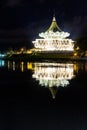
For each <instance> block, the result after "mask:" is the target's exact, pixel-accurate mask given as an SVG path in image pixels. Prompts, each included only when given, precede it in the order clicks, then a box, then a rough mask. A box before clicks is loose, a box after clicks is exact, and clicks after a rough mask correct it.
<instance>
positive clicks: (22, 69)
mask: <svg viewBox="0 0 87 130" xmlns="http://www.w3.org/2000/svg"><path fill="white" fill-rule="evenodd" d="M20 68H21V71H22V72H24V62H21V63H20Z"/></svg>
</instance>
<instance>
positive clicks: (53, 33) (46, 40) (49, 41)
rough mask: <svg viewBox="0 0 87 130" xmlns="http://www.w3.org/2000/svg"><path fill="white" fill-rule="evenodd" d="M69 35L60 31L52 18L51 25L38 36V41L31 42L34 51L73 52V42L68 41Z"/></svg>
mask: <svg viewBox="0 0 87 130" xmlns="http://www.w3.org/2000/svg"><path fill="white" fill-rule="evenodd" d="M69 36H70V34H69V33H68V32H64V31H62V30H61V29H60V28H59V26H58V24H57V22H56V19H55V16H54V17H53V20H52V23H51V25H50V27H49V28H48V30H47V31H46V32H42V33H40V34H39V37H41V38H39V39H36V40H35V41H33V44H34V47H35V50H36V51H60V52H61V51H64V52H73V51H74V41H73V40H72V39H69V38H67V37H69Z"/></svg>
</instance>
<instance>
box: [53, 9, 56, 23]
mask: <svg viewBox="0 0 87 130" xmlns="http://www.w3.org/2000/svg"><path fill="white" fill-rule="evenodd" d="M53 21H56V18H55V9H54V14H53Z"/></svg>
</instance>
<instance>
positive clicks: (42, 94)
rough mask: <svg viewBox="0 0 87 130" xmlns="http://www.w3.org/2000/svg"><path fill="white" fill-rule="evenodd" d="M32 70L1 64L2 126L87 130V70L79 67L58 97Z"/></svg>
mask: <svg viewBox="0 0 87 130" xmlns="http://www.w3.org/2000/svg"><path fill="white" fill-rule="evenodd" d="M31 75H32V72H31V71H25V72H21V71H19V70H18V71H14V72H13V71H8V69H7V67H5V68H0V130H86V129H87V72H86V71H85V70H82V71H79V73H78V75H77V76H76V78H74V79H72V80H71V81H70V85H69V86H68V87H66V88H61V87H59V88H58V92H57V94H56V98H55V99H52V96H51V94H50V92H49V90H48V89H46V88H44V87H40V86H39V85H38V81H35V80H34V79H32V78H31Z"/></svg>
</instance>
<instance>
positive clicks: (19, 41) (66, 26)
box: [0, 0, 87, 50]
mask: <svg viewBox="0 0 87 130" xmlns="http://www.w3.org/2000/svg"><path fill="white" fill-rule="evenodd" d="M54 9H55V15H56V20H57V22H58V25H59V27H60V28H61V29H62V30H63V31H67V32H70V33H71V38H72V39H75V38H76V37H78V36H81V35H86V34H87V0H1V1H0V50H4V49H6V48H9V47H14V48H17V47H20V46H27V47H31V46H32V44H31V42H32V40H34V39H35V38H36V37H37V36H38V33H40V32H42V31H45V30H46V29H47V28H48V27H49V25H50V23H51V21H52V17H53V12H54Z"/></svg>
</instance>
